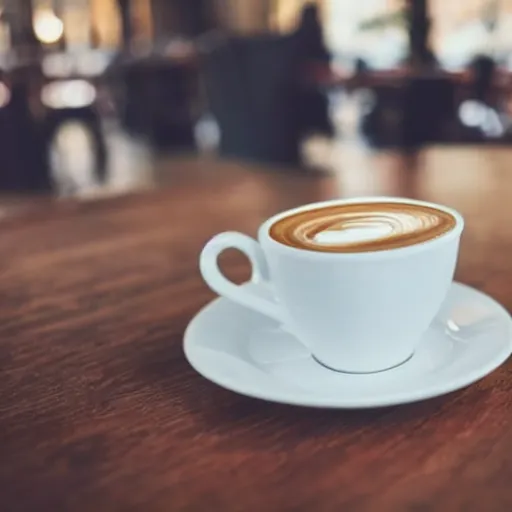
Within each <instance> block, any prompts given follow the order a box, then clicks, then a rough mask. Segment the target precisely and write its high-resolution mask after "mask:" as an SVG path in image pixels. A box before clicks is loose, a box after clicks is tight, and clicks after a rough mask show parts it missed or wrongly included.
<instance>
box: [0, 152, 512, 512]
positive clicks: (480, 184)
mask: <svg viewBox="0 0 512 512" xmlns="http://www.w3.org/2000/svg"><path fill="white" fill-rule="evenodd" d="M344 158H346V165H345V166H343V165H340V170H339V171H338V172H337V173H336V174H335V175H325V176H317V175H295V174H293V173H287V172H279V173H277V172H274V173H273V172H267V171H264V170H262V169H258V168H255V167H250V166H246V165H238V164H234V163H229V164H228V163H225V164H223V163H215V162H210V163H208V162H202V163H201V162H200V163H197V162H193V163H187V162H183V163H182V164H180V165H177V166H176V169H175V170H174V171H173V174H172V179H171V180H170V183H169V186H168V188H166V189H165V190H159V191H154V192H149V193H143V194H140V195H133V196H127V197H122V198H115V199H108V200H101V201H96V202H88V203H74V202H61V203H55V204H53V203H47V202H45V203H44V204H42V205H40V206H34V209H33V210H31V211H25V212H23V213H22V214H19V215H17V216H15V217H13V218H7V219H4V220H3V221H2V224H0V229H1V232H2V243H1V244H0V261H1V262H2V266H1V268H2V271H1V273H0V289H1V297H2V307H1V309H0V497H1V498H0V499H1V502H2V510H5V511H17V512H19V511H41V510H45V511H46V510H51V511H54V512H56V511H60V510H70V511H74V512H81V511H97V512H98V511H109V512H112V511H118V510H119V511H124V510H127V511H132V510H133V511H135V510H137V511H138V510H144V511H146V512H152V511H165V512H169V511H174V510H180V511H206V510H207V511H217V510H219V511H228V510H229V511H231V510H240V511H244V512H247V511H253V510H254V511H261V510H265V509H266V510H276V511H277V510H279V511H283V510H294V511H295V510H308V511H309V510H314V511H331V510H332V511H339V510H369V511H375V510H379V511H388V510H389V511H399V510H417V511H420V510H422V511H423V510H425V511H426V510H436V511H443V510H447V511H448V510H449V511H455V510H461V511H462V510H465V511H470V510H478V511H480V510H488V511H504V510H511V509H512V491H511V487H510V486H511V481H512V372H511V370H512V367H511V363H510V362H507V363H506V364H505V365H503V366H502V367H501V368H500V369H498V370H497V371H495V372H494V373H492V374H491V375H489V376H488V377H486V378H485V379H483V380H482V381H480V382H479V383H477V384H475V385H473V386H471V387H469V388H467V389H465V390H462V391H459V392H456V393H453V394H450V395H448V396H445V397H442V398H438V399H434V400H430V401H426V402H422V403H418V404H412V405H408V406H401V407H395V408H387V409H378V410H369V411H336V410H330V411H329V410H312V409H311V410H310V409H303V408H294V407H290V406H283V405H277V404H270V403H266V402H263V401H258V400H253V399H249V398H245V397H242V396H238V395H236V394H233V393H231V392H229V391H226V390H223V389H220V388H219V387H217V386H216V385H214V384H211V383H209V382H207V381H206V380H204V379H203V378H202V377H200V376H199V375H197V374H196V373H194V371H193V370H192V369H191V368H190V366H189V365H188V364H187V362H186V361H185V359H184V356H183V351H182V338H183V332H184V329H185V327H186V325H187V323H188V322H189V321H190V319H191V318H192V317H193V315H194V314H195V313H196V312H197V310H198V309H199V308H200V307H201V306H203V305H204V304H206V303H207V302H208V301H210V300H211V299H212V298H213V293H212V292H211V291H209V290H208V288H207V287H206V286H205V285H204V284H203V282H202V281H201V279H200V277H199V274H198V270H197V256H198V253H199V251H200V249H201V247H202V245H203V244H204V243H205V242H206V240H207V239H208V238H209V237H210V236H212V235H213V234H215V233H217V232H220V231H223V230H241V231H244V232H247V233H250V234H254V233H255V231H256V228H257V226H258V225H259V224H260V223H261V222H262V221H263V220H264V219H265V218H266V217H267V216H269V215H271V214H273V213H275V212H277V211H279V210H282V209H286V208H289V207H292V206H295V205H298V204H301V203H305V202H308V201H315V200H321V199H327V198H332V197H338V196H350V195H357V194H362V193H365V194H396V195H405V196H411V197H419V198H424V199H428V200H434V201H438V202H441V203H446V204H449V205H451V206H453V207H455V208H457V209H459V210H460V211H461V212H462V213H463V214H464V215H465V217H466V221H467V229H466V232H465V235H464V237H463V242H462V248H461V257H460V264H459V267H458V271H457V278H458V279H459V280H460V281H463V282H465V283H468V284H470V285H473V286H475V287H477V288H479V289H480V290H483V291H485V292H487V293H489V294H491V295H492V296H493V297H495V298H496V299H497V300H499V301H501V302H502V303H503V304H504V305H505V306H506V307H507V308H508V309H509V310H510V309H511V308H512V259H511V257H510V255H511V254H512V228H511V227H510V225H509V223H510V220H511V219H512V201H511V198H512V195H511V194H512V172H511V169H510V151H509V150H507V149H498V148H494V149H482V148H478V149H472V148H447V149H442V148H438V149H432V150H429V151H427V152H426V153H424V154H422V155H421V156H420V157H419V158H412V157H408V158H405V157H400V156H398V155H393V154H375V155H372V154H367V155H360V154H355V153H354V154H347V155H345V157H344ZM223 265H224V266H225V268H226V271H227V272H228V273H229V275H230V276H231V277H233V278H234V279H237V280H240V281H241V280H244V279H245V278H246V277H247V276H248V264H247V262H246V261H244V259H243V258H242V257H241V256H239V255H237V254H228V255H226V257H225V258H223Z"/></svg>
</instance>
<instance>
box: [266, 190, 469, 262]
mask: <svg viewBox="0 0 512 512" xmlns="http://www.w3.org/2000/svg"><path fill="white" fill-rule="evenodd" d="M354 203H368V204H370V203H403V204H410V205H417V206H427V207H430V208H434V209H436V210H440V211H442V212H446V213H449V214H450V215H452V216H453V218H454V219H455V227H454V228H453V229H451V230H450V231H448V232H446V233H444V234H442V235H440V236H438V237H435V238H433V239H431V240H425V241H423V242H419V243H417V244H412V245H407V246H405V247H395V248H391V249H381V250H378V251H361V252H322V251H313V250H311V249H299V248H297V247H291V246H289V245H285V244H282V243H281V242H278V241H277V240H274V239H273V238H272V237H271V236H270V234H269V230H270V227H271V226H272V225H273V224H274V223H275V222H277V221H278V220H280V219H282V218H285V217H287V216H289V215H293V214H295V213H299V212H303V211H308V210H313V209H315V208H323V207H325V206H333V205H338V204H341V205H343V204H354ZM463 230H464V218H463V217H462V215H461V214H460V213H459V212H458V211H456V210H454V209H453V208H450V207H448V206H444V205H441V204H438V203H433V202H430V201H422V200H418V199H409V198H406V197H392V196H362V197H351V198H345V199H344V198H341V199H330V200H328V201H319V202H316V203H309V204H306V205H302V206H298V207H296V208H291V209H289V210H286V211H282V212H280V213H277V214H276V215H273V216H272V217H270V218H269V219H267V220H266V221H265V222H264V223H263V224H262V225H261V227H260V228H259V230H258V239H259V241H260V243H262V244H264V246H270V247H272V249H275V250H277V251H279V252H282V253H283V254H288V255H290V256H291V255H293V256H297V257H300V258H310V259H340V260H382V259H388V258H397V257H403V256H408V255H411V254H415V253H418V252H422V251H424V250H426V249H430V248H434V247H436V246H438V245H442V244H444V243H446V242H449V241H450V240H454V239H457V238H459V237H460V236H461V234H462V231H463Z"/></svg>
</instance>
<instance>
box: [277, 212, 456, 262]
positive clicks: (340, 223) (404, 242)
mask: <svg viewBox="0 0 512 512" xmlns="http://www.w3.org/2000/svg"><path fill="white" fill-rule="evenodd" d="M455 224H456V221H455V218H454V217H453V216H452V215H451V214H449V213H447V212H444V211H442V210H438V209H435V208H431V207H429V206H423V205H415V204H411V203H392V202H389V203H386V202H382V203H354V204H342V205H334V206H326V207H323V208H316V209H313V210H306V211H302V212H299V213H295V214H292V215H290V216H288V217H285V218H283V219H280V220H278V221H277V222H276V223H275V224H274V225H273V226H272V227H271V228H270V236H271V237H272V238H274V240H276V241H278V242H280V243H283V244H285V245H289V246H291V247H296V248H301V249H308V250H313V251H321V252H367V251H381V250H386V249H395V248H398V247H405V246H408V245H414V244H417V243H421V242H425V241H427V240H431V239H433V238H437V237H439V236H441V235H443V234H445V233H447V232H448V231H450V230H451V229H453V228H454V227H455Z"/></svg>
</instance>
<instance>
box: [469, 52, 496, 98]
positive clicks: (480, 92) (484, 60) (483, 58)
mask: <svg viewBox="0 0 512 512" xmlns="http://www.w3.org/2000/svg"><path fill="white" fill-rule="evenodd" d="M470 69H471V71H472V74H473V84H472V87H471V89H472V91H471V93H472V97H473V99H475V100H477V101H480V102H481V103H484V104H488V103H489V102H490V101H489V100H490V98H489V96H490V93H491V90H492V82H493V79H494V74H495V71H496V62H495V61H494V59H493V58H492V57H490V56H488V55H477V56H476V57H475V58H474V59H473V61H472V63H471V66H470Z"/></svg>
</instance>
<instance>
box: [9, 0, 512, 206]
mask: <svg viewBox="0 0 512 512" xmlns="http://www.w3.org/2000/svg"><path fill="white" fill-rule="evenodd" d="M0 20H1V21H0V45H1V47H0V59H1V60H0V62H1V82H0V86H1V88H0V129H1V133H2V135H1V136H0V148H1V150H0V155H1V158H2V164H1V169H2V172H1V174H0V187H1V189H2V193H3V192H5V193H6V195H7V196H12V194H11V193H15V194H16V195H17V197H18V199H21V198H22V196H23V195H24V194H26V193H27V194H30V193H33V192H36V193H39V192H44V193H47V194H49V195H52V196H53V197H60V198H62V197H77V198H90V197H98V196H103V195H105V194H107V195H109V194H112V193H114V194H117V193H122V192H125V191H134V190H138V189H145V188H153V187H160V186H165V185H166V183H169V182H172V179H173V174H175V173H179V172H180V167H181V168H183V166H188V167H190V168H192V169H193V168H194V167H197V166H198V165H202V163H204V162H205V159H206V160H208V159H209V161H210V162H211V165H212V166H215V165H219V161H226V162H228V161H229V162H233V161H237V162H239V163H240V164H241V165H244V164H247V165H250V164H256V165H260V166H261V167H262V168H265V169H267V170H269V171H271V170H272V169H273V170H274V171H280V172H288V173H291V174H293V173H298V172H319V173H327V174H329V175H331V176H333V177H334V179H336V180H337V182H338V183H339V188H340V193H341V194H347V195H354V194H358V193H363V192H368V191H371V190H366V187H370V188H371V187H372V182H374V183H373V186H376V187H377V189H378V188H379V187H381V186H382V187H384V189H385V184H382V183H381V184H380V185H378V186H377V185H376V183H375V182H376V181H377V180H378V181H382V180H384V181H386V180H388V179H392V178H390V177H389V176H387V177H384V176H381V175H380V174H379V172H378V171H377V172H376V168H380V167H381V166H382V165H384V166H386V165H388V166H391V167H394V166H398V167H399V166H400V165H402V164H403V165H406V166H411V165H412V166H413V167H414V166H415V165H420V164H418V163H417V162H416V163H414V162H411V161H405V160H404V155H410V154H421V153H423V155H424V156H425V158H427V160H428V158H429V156H432V157H433V158H438V157H439V158H442V159H444V158H449V159H450V166H451V165H452V164H451V159H452V158H454V159H455V167H458V166H457V165H456V158H457V154H458V155H460V158H461V161H464V159H465V158H466V157H467V154H468V153H467V150H465V149H464V148H469V147H471V148H473V147H475V146H489V145H492V146H498V147H499V148H502V149H499V150H498V154H499V155H500V158H501V155H504V154H506V153H503V152H502V151H505V150H506V148H507V146H508V144H509V142H510V139H511V122H510V120H511V115H512V112H511V109H512V107H511V105H512V104H511V103H510V94H509V91H510V87H511V77H512V75H511V73H510V67H511V66H512V60H510V48H511V47H512V36H511V35H510V34H511V33H512V31H511V30H510V27H512V4H511V3H510V2H508V0H507V1H505V0H502V1H496V0H471V1H468V2H464V3H463V4H461V3H460V2H455V1H448V2H444V1H443V2H441V1H438V0H430V1H409V2H408V1H404V0H364V1H361V2H340V1H336V0H318V1H316V2H310V1H302V0H265V1H260V0H258V1H256V0H254V1H251V0H231V1H230V0H194V1H180V0H173V1H163V0H162V1H158V0H151V1H150V0H53V1H52V0H32V1H31V0H11V1H8V0H4V1H3V2H2V6H1V18H0ZM443 148H444V149H443ZM447 148H452V151H448V150H447ZM455 148H457V150H455ZM456 151H459V153H457V152H456ZM435 155H437V156H435ZM464 165H466V164H464ZM191 172H193V171H191ZM271 172H272V171H271ZM452 172H457V170H452ZM384 174H386V173H385V172H384ZM198 179H199V178H198ZM376 191H377V190H376Z"/></svg>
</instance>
